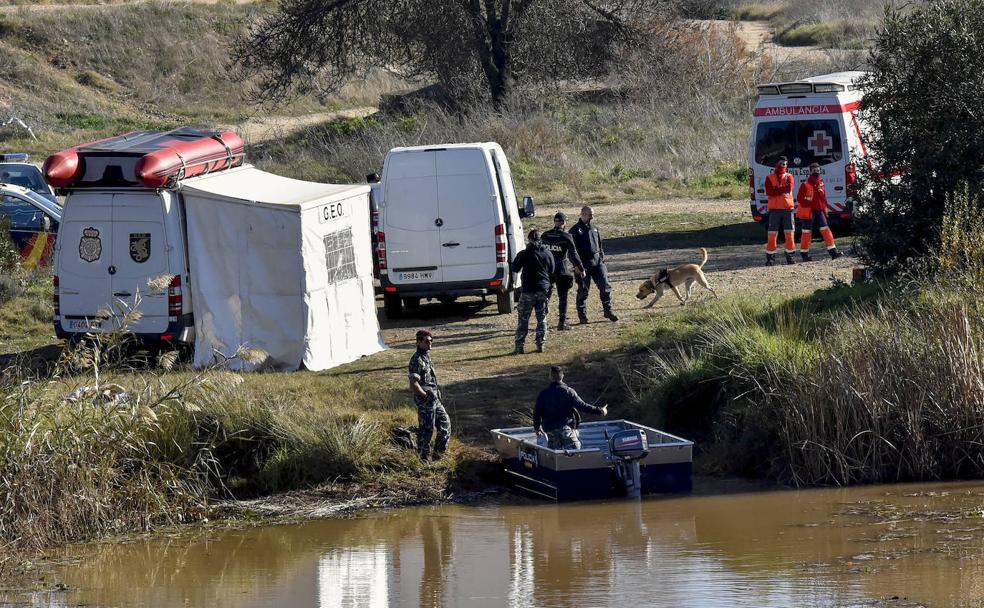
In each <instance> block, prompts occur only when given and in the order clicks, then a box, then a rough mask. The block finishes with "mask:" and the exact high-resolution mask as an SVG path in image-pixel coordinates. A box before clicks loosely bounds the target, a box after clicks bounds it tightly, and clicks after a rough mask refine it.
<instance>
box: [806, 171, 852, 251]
mask: <svg viewBox="0 0 984 608" xmlns="http://www.w3.org/2000/svg"><path fill="white" fill-rule="evenodd" d="M796 202H797V203H799V209H797V210H796V219H798V220H799V221H800V226H801V227H802V229H803V234H802V236H801V237H800V257H802V258H803V261H804V262H809V261H810V241H811V240H812V239H813V229H814V228H817V229H818V230H819V231H820V236H821V237H822V238H823V242H824V244H825V245H826V246H827V253H828V254H829V255H830V259H832V260H836V259H837V258H839V257H840V256H841V254H840V252H839V251H837V244H836V243H834V233H833V232H831V231H830V226H829V225H828V224H827V188H826V186H825V185H824V183H823V178H822V177H821V176H820V165H819V164H818V163H813V164H812V165H810V177H808V178H807V179H806V181H805V182H803V183H802V184H801V185H800V187H799V192H797V193H796Z"/></svg>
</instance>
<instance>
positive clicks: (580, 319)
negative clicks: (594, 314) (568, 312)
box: [577, 312, 588, 325]
mask: <svg viewBox="0 0 984 608" xmlns="http://www.w3.org/2000/svg"><path fill="white" fill-rule="evenodd" d="M577 322H578V323H580V324H581V325H586V324H587V323H588V315H586V314H584V313H583V312H579V313H577Z"/></svg>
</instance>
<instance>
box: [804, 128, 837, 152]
mask: <svg viewBox="0 0 984 608" xmlns="http://www.w3.org/2000/svg"><path fill="white" fill-rule="evenodd" d="M833 143H834V142H833V140H831V139H830V138H829V137H827V133H826V132H825V131H814V132H813V137H811V138H809V139H808V140H806V145H807V147H809V148H810V150H813V153H814V154H816V155H817V156H826V155H827V152H828V151H829V150H830V148H831V147H832V146H833Z"/></svg>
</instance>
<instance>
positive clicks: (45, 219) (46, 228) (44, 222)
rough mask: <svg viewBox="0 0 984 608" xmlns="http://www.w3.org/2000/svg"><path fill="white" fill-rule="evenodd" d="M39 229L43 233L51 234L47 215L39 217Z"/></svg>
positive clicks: (49, 219)
mask: <svg viewBox="0 0 984 608" xmlns="http://www.w3.org/2000/svg"><path fill="white" fill-rule="evenodd" d="M41 229H42V230H44V231H45V232H51V218H50V217H48V216H47V215H44V214H42V215H41Z"/></svg>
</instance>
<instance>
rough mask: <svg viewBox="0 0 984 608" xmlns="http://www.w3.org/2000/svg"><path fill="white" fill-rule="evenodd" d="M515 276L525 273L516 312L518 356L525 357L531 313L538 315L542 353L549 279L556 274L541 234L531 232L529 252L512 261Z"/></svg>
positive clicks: (537, 336)
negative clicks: (541, 239) (524, 350)
mask: <svg viewBox="0 0 984 608" xmlns="http://www.w3.org/2000/svg"><path fill="white" fill-rule="evenodd" d="M511 270H512V271H513V272H519V273H522V277H523V286H522V288H521V292H520V294H519V304H518V305H517V306H516V311H517V312H518V313H519V319H518V322H517V323H516V350H515V351H514V352H513V354H515V355H521V354H523V345H524V344H525V342H526V334H528V333H529V331H530V313H531V312H533V311H534V310H535V311H536V350H537V352H541V353H542V352H543V348H544V345H543V343H544V341H546V339H547V300H548V299H549V297H550V277H552V276H553V273H554V259H553V256H552V255H550V252H549V251H547V249H546V247H544V246H543V243H542V242H541V241H540V231H539V230H537V229H535V228H534V229H533V230H530V233H529V237H528V239H527V243H526V249H524V250H522V251H520V252H519V253H517V254H516V259H514V260H513V261H512V268H511Z"/></svg>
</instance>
